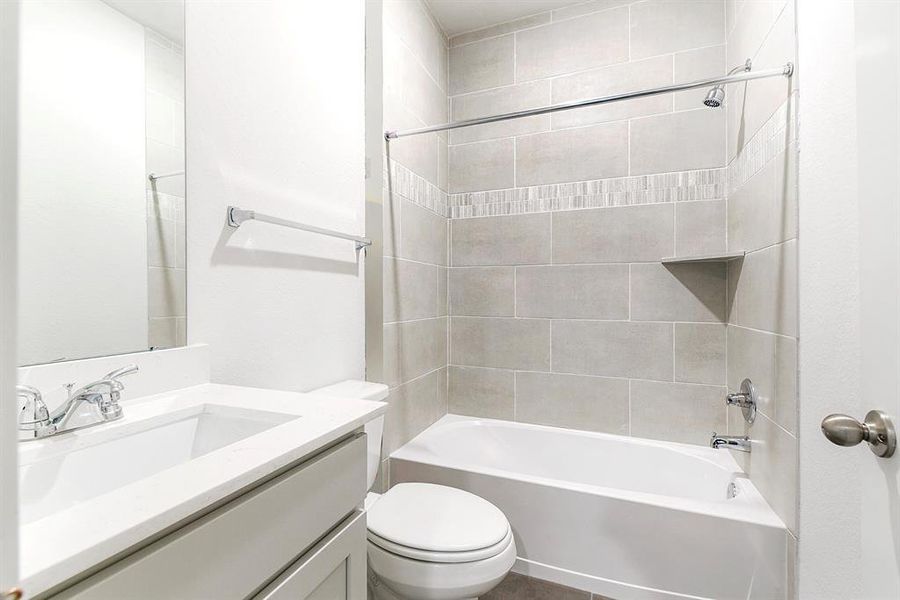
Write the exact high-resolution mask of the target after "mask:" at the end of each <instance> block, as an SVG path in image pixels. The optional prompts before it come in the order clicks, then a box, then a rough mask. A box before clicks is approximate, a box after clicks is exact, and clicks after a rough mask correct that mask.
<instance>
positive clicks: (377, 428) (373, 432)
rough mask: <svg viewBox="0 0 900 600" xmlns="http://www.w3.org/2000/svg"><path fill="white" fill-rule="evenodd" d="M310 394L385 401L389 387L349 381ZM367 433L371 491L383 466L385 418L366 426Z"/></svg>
mask: <svg viewBox="0 0 900 600" xmlns="http://www.w3.org/2000/svg"><path fill="white" fill-rule="evenodd" d="M309 393H310V394H322V395H326V396H333V397H335V398H357V399H359V400H376V401H384V400H386V399H387V397H388V386H386V385H384V384H383V383H373V382H371V381H359V380H358V379H348V380H346V381H342V382H340V383H335V384H333V385H329V386H325V387H322V388H318V389H315V390H311V391H310V392H309ZM365 431H366V489H367V490H371V489H372V486H373V485H374V484H375V476H376V475H377V474H378V466H379V465H380V464H381V438H382V433H383V432H384V416H380V417H377V418H375V419H373V420H371V421H369V422H368V423H366V424H365Z"/></svg>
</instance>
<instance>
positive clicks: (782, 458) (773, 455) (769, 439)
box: [728, 410, 798, 533]
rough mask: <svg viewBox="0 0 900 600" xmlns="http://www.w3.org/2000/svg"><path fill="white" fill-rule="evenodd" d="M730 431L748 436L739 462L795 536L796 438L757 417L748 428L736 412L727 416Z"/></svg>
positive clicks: (765, 418)
mask: <svg viewBox="0 0 900 600" xmlns="http://www.w3.org/2000/svg"><path fill="white" fill-rule="evenodd" d="M728 419H729V427H730V429H729V431H730V432H731V433H732V434H734V435H748V436H750V443H751V448H752V450H751V452H750V454H748V455H745V456H743V457H742V458H743V459H744V461H745V465H744V468H745V470H746V471H747V473H748V474H749V475H750V478H751V480H752V481H753V484H754V485H755V486H756V488H757V489H758V490H759V492H760V493H761V494H762V495H763V497H764V498H765V499H766V501H767V502H768V503H769V506H771V507H772V509H773V510H774V511H775V513H776V514H777V515H778V516H779V517H780V518H781V520H782V521H784V524H785V525H787V527H788V529H789V530H790V531H791V532H793V533H796V532H797V468H798V467H797V465H798V448H797V438H796V437H794V436H793V435H791V434H790V433H788V432H787V431H785V430H784V429H782V428H781V427H779V426H778V425H776V424H775V423H774V422H773V421H772V420H770V419H769V417H767V416H766V415H763V414H759V415H757V417H756V420H755V421H754V422H753V425H750V426H748V425H747V424H746V423H745V422H744V420H743V418H742V417H741V411H739V410H735V411H733V412H731V413H729V415H728Z"/></svg>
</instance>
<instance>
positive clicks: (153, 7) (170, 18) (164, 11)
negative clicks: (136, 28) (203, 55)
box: [103, 0, 184, 45]
mask: <svg viewBox="0 0 900 600" xmlns="http://www.w3.org/2000/svg"><path fill="white" fill-rule="evenodd" d="M103 1H104V2H106V3H107V4H109V5H110V6H112V7H113V8H114V9H116V10H117V11H119V12H120V13H122V14H123V15H125V16H126V17H129V18H130V19H132V20H134V21H137V22H138V23H140V24H141V25H143V26H144V27H149V28H150V29H153V30H155V31H157V32H159V33H161V34H163V35H164V36H166V37H167V38H169V39H170V40H173V41H175V42H178V43H179V44H182V45H183V44H184V0H103Z"/></svg>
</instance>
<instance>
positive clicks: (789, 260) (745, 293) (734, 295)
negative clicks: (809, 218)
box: [728, 240, 797, 337]
mask: <svg viewBox="0 0 900 600" xmlns="http://www.w3.org/2000/svg"><path fill="white" fill-rule="evenodd" d="M728 286H729V302H730V304H731V316H730V318H729V322H730V323H734V324H736V325H742V326H744V327H751V328H753V329H761V330H763V331H771V332H773V333H780V334H783V335H787V336H792V337H796V336H797V241H796V240H791V241H788V242H785V243H783V244H778V245H776V246H770V247H769V248H765V249H763V250H759V251H757V252H751V253H749V254H747V256H745V257H744V260H743V261H733V262H731V263H729V265H728Z"/></svg>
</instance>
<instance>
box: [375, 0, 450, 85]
mask: <svg viewBox="0 0 900 600" xmlns="http://www.w3.org/2000/svg"><path fill="white" fill-rule="evenodd" d="M384 23H385V25H386V26H387V27H388V28H389V29H390V30H391V32H392V33H393V34H395V35H397V37H399V38H400V39H401V40H403V43H404V44H406V46H407V47H409V48H410V50H411V52H412V53H413V54H414V55H415V56H416V57H418V59H419V62H421V63H422V65H423V66H424V67H425V69H426V70H427V71H428V73H429V74H430V75H431V77H432V78H433V79H434V80H435V81H436V82H437V83H438V84H439V85H440V86H441V87H442V88H443V89H445V90H446V89H447V46H446V40H445V39H444V34H443V33H442V32H441V31H439V30H438V28H437V26H436V25H435V24H434V22H433V21H432V19H431V17H430V15H428V14H427V12H426V9H425V7H424V5H423V4H421V3H419V2H409V1H408V0H386V1H385V2H384ZM386 37H387V36H386Z"/></svg>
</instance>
